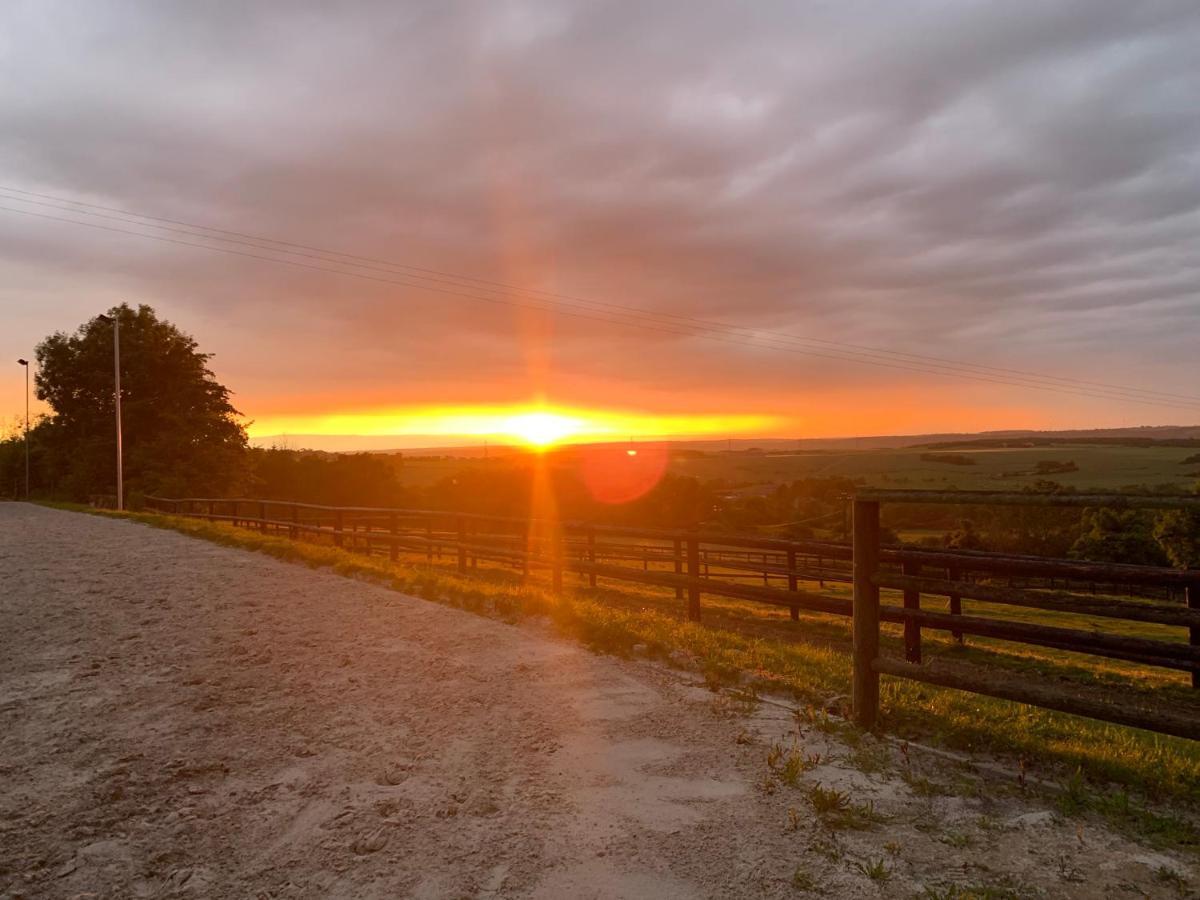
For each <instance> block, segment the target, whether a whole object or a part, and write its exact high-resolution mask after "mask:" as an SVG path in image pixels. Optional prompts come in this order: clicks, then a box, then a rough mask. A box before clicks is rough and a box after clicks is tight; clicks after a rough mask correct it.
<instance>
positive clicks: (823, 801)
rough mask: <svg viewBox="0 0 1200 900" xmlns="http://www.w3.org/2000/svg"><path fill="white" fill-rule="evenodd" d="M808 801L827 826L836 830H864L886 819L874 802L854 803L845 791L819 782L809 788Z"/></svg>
mask: <svg viewBox="0 0 1200 900" xmlns="http://www.w3.org/2000/svg"><path fill="white" fill-rule="evenodd" d="M808 802H809V803H810V804H812V808H813V812H815V813H816V814H817V815H818V816H819V817H820V819H821V821H822V822H823V823H824V824H825V826H826V827H827V828H830V829H832V830H835V831H836V830H842V829H850V830H854V831H862V830H864V829H867V828H870V827H872V826H873V825H876V824H878V823H880V822H883V821H885V817H884V816H882V815H881V814H879V813H878V812H876V810H875V804H874V803H871V802H870V801H867V802H866V803H855V804H852V803H851V802H850V796H849V795H848V794H846V793H845V792H843V791H839V790H836V789H834V788H825V787H822V786H821V785H819V784H817V785H813V786H812V787H811V788H809V791H808Z"/></svg>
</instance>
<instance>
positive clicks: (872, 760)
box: [847, 742, 892, 774]
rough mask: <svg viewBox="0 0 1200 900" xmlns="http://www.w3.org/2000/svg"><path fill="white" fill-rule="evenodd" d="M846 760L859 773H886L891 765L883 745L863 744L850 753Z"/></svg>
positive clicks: (889, 756)
mask: <svg viewBox="0 0 1200 900" xmlns="http://www.w3.org/2000/svg"><path fill="white" fill-rule="evenodd" d="M847 760H848V762H849V763H850V765H852V766H854V768H856V769H858V770H859V771H860V772H866V773H868V774H870V773H874V772H886V771H887V770H888V768H889V767H890V765H891V761H892V757H891V754H890V753H888V750H887V747H885V746H884V745H883V744H877V743H865V742H864V743H862V744H860V745H859V746H858V747H856V748H855V749H854V751H853V752H851V753H850V755H849V757H847Z"/></svg>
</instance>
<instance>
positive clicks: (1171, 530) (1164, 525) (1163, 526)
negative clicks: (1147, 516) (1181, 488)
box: [1154, 485, 1200, 569]
mask: <svg viewBox="0 0 1200 900" xmlns="http://www.w3.org/2000/svg"><path fill="white" fill-rule="evenodd" d="M1196 492H1197V493H1200V485H1197V487H1196ZM1154 539H1155V540H1156V541H1158V545H1159V546H1160V547H1162V549H1163V552H1164V553H1166V554H1167V558H1168V559H1170V560H1171V563H1172V564H1173V565H1176V566H1179V567H1180V568H1181V569H1200V510H1195V509H1170V510H1165V511H1164V512H1161V513H1159V514H1158V519H1157V521H1155V523H1154Z"/></svg>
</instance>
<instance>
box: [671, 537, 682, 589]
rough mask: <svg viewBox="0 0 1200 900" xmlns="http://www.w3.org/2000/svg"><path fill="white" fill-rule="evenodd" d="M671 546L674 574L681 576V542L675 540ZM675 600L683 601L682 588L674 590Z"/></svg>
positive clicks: (677, 539)
mask: <svg viewBox="0 0 1200 900" xmlns="http://www.w3.org/2000/svg"><path fill="white" fill-rule="evenodd" d="M673 546H674V548H675V574H676V575H682V574H683V541H681V540H679V538H675V541H674V545H673ZM675 599H676V600H682V599H683V588H681V587H678V586H677V587H676V588H675Z"/></svg>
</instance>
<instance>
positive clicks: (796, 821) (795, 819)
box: [788, 806, 803, 831]
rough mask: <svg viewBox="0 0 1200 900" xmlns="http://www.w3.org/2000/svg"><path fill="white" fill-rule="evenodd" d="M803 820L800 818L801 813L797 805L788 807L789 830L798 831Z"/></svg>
mask: <svg viewBox="0 0 1200 900" xmlns="http://www.w3.org/2000/svg"><path fill="white" fill-rule="evenodd" d="M801 821H803V820H802V819H801V818H800V813H799V811H797V809H796V807H794V806H789V807H788V831H797V830H799V828H800V823H801Z"/></svg>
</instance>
